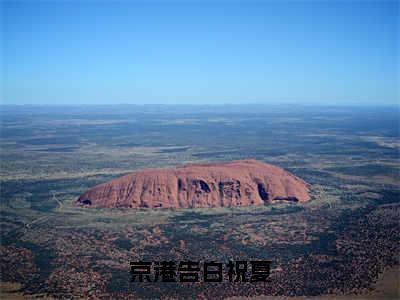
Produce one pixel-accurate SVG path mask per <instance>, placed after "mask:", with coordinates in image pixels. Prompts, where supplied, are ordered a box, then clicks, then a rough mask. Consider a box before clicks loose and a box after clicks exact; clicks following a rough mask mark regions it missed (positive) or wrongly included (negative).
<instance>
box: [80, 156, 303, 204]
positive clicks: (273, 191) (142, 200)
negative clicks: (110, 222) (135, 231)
mask: <svg viewBox="0 0 400 300" xmlns="http://www.w3.org/2000/svg"><path fill="white" fill-rule="evenodd" d="M308 191H309V190H308V185H307V183H305V182H304V181H303V180H301V179H300V178H298V177H296V176H294V175H293V174H291V173H289V172H287V171H285V170H284V169H282V168H280V167H277V166H273V165H270V164H267V163H264V162H260V161H257V160H238V161H232V162H226V163H215V164H189V165H185V166H181V167H177V168H174V169H145V170H141V171H137V172H134V173H131V174H129V175H126V176H123V177H120V178H117V179H114V180H111V181H109V182H106V183H103V184H100V185H97V186H95V187H94V188H92V189H90V190H88V191H87V192H85V193H84V194H83V195H81V196H80V197H79V199H78V200H77V203H78V204H80V205H83V206H89V207H109V208H112V207H134V208H139V207H147V208H157V207H163V208H168V207H169V208H171V207H174V208H189V207H224V206H245V205H260V204H267V203H273V202H274V201H294V202H305V201H308V200H309V199H310V196H309V194H308Z"/></svg>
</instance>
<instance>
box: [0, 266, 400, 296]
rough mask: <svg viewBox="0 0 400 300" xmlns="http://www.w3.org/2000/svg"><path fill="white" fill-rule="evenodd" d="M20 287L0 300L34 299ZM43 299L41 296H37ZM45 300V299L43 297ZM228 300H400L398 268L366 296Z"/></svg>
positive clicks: (8, 288)
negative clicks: (21, 290) (24, 293)
mask: <svg viewBox="0 0 400 300" xmlns="http://www.w3.org/2000/svg"><path fill="white" fill-rule="evenodd" d="M19 289H20V285H19V284H18V283H10V282H1V283H0V299H1V300H9V299H13V300H14V299H15V300H20V299H32V298H36V297H32V296H26V295H23V294H22V293H21V292H19ZM37 296H38V298H41V299H43V295H37ZM44 298H45V297H44ZM228 299H229V300H245V299H253V300H350V299H354V300H398V299H400V267H395V268H390V269H387V270H386V271H385V272H383V273H382V274H381V276H380V278H379V280H378V281H377V282H376V283H375V285H374V291H373V292H371V293H369V294H366V295H322V296H313V297H272V296H259V297H252V298H246V297H232V298H228Z"/></svg>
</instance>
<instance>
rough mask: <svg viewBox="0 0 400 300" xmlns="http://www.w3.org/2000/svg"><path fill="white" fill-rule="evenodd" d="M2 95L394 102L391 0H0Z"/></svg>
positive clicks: (77, 99) (76, 99)
mask: <svg viewBox="0 0 400 300" xmlns="http://www.w3.org/2000/svg"><path fill="white" fill-rule="evenodd" d="M0 5H1V12H2V20H3V21H2V31H3V34H2V36H3V37H2V60H3V67H2V69H3V71H2V77H3V79H2V81H3V89H2V99H1V102H2V103H4V104H74V105H75V104H114V103H115V104H118V103H133V104H150V103H151V104H156V103H160V104H211V103H214V104H223V103H235V104H243V103H258V102H259V103H285V104H286V103H301V104H328V105H332V104H352V105H353V104H362V105H364V104H365V105H370V104H371V105H390V104H394V103H397V102H398V101H399V99H398V97H399V79H398V71H397V68H398V67H399V62H398V53H397V52H398V44H397V40H398V26H399V23H398V22H399V7H398V5H399V4H398V2H396V1H391V2H385V1H375V2H366V1H357V2H349V1H338V2H334V1H319V2H318V1H309V2H300V1H290V2H282V1H281V2H277V1H276V2H275V1H257V2H245V1H243V2H240V1H236V2H234V1H220V2H211V1H207V2H195V1H186V2H183V1H181V2H166V1H163V2H155V1H150V2H134V1H121V2H111V1H110V2H107V1H99V2H95V1H82V2H78V1H69V2H32V1H27V2H23V1H22V2H21V1H18V2H4V1H3V2H1V4H0Z"/></svg>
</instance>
